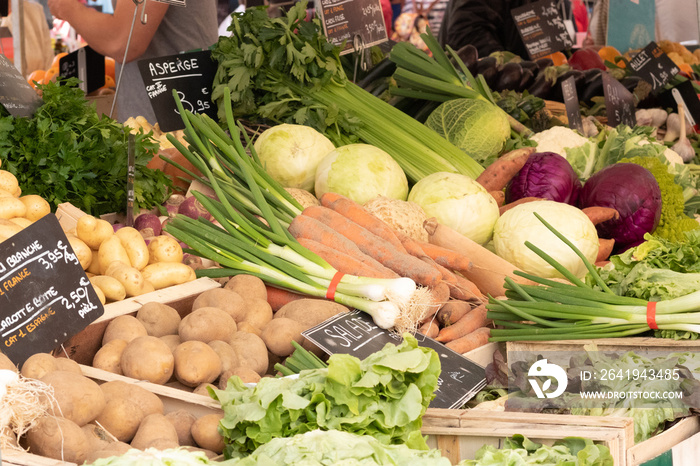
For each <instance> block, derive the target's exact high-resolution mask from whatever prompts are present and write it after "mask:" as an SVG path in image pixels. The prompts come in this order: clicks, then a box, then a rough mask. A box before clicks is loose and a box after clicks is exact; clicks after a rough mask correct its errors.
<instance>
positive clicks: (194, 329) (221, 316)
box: [178, 307, 236, 343]
mask: <svg viewBox="0 0 700 466" xmlns="http://www.w3.org/2000/svg"><path fill="white" fill-rule="evenodd" d="M235 331H236V321H235V320H233V317H231V316H230V315H229V314H228V313H226V311H222V310H221V309H219V308H216V307H200V308H199V309H196V310H194V311H192V312H191V313H189V314H187V315H186V316H185V317H184V318H183V319H182V321H181V322H180V326H179V328H178V334H179V335H180V338H181V339H182V341H190V340H197V341H203V342H204V343H209V342H210V341H212V340H228V339H229V338H230V337H231V335H232V334H233V333H234V332H235Z"/></svg>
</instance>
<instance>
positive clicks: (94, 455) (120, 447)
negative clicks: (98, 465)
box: [85, 442, 131, 464]
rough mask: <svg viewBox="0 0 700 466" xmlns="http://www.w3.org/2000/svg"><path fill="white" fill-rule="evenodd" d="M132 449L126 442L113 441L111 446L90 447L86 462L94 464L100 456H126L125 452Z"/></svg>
mask: <svg viewBox="0 0 700 466" xmlns="http://www.w3.org/2000/svg"><path fill="white" fill-rule="evenodd" d="M129 450H131V445H129V444H128V443H125V442H112V443H111V444H110V446H109V447H107V448H104V449H102V450H97V449H90V452H88V454H87V456H86V458H85V464H92V463H94V462H95V461H97V460H99V459H100V458H111V457H113V456H124V453H126V452H127V451H129Z"/></svg>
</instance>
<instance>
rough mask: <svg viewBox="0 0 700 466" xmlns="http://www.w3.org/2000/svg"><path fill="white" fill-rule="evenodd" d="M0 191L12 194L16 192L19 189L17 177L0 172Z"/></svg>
mask: <svg viewBox="0 0 700 466" xmlns="http://www.w3.org/2000/svg"><path fill="white" fill-rule="evenodd" d="M0 189H3V190H5V191H7V192H9V193H13V194H14V193H15V192H17V189H19V182H18V181H17V177H16V176H15V175H13V174H12V173H10V172H8V171H7V170H0Z"/></svg>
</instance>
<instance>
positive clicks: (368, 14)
mask: <svg viewBox="0 0 700 466" xmlns="http://www.w3.org/2000/svg"><path fill="white" fill-rule="evenodd" d="M316 11H317V12H318V15H319V17H320V18H321V24H322V25H323V32H324V34H325V35H326V38H327V39H328V42H330V43H332V44H334V45H337V46H341V45H342V44H343V43H345V46H344V47H343V50H342V51H341V52H340V54H341V55H343V54H346V53H350V52H352V51H353V50H354V46H353V40H354V38H355V36H356V35H358V36H360V37H361V43H362V45H363V47H365V48H367V47H371V46H373V45H377V44H381V43H382V42H386V41H387V40H388V39H389V38H388V37H387V32H386V25H385V24H384V15H383V14H382V4H381V2H380V1H379V0H320V1H319V2H318V6H317V7H316Z"/></svg>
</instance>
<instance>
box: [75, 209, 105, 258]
mask: <svg viewBox="0 0 700 466" xmlns="http://www.w3.org/2000/svg"><path fill="white" fill-rule="evenodd" d="M75 234H76V236H77V237H78V238H80V239H81V240H83V241H84V242H85V244H87V245H88V246H89V247H90V249H93V250H95V251H97V250H98V249H99V248H100V245H101V244H102V242H103V241H104V240H106V239H107V238H109V237H111V236H113V235H114V228H113V227H112V225H111V224H110V223H109V222H108V221H107V220H102V219H101V218H96V217H93V216H92V215H83V216H82V217H80V218H79V219H78V221H77V223H76V225H75Z"/></svg>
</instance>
